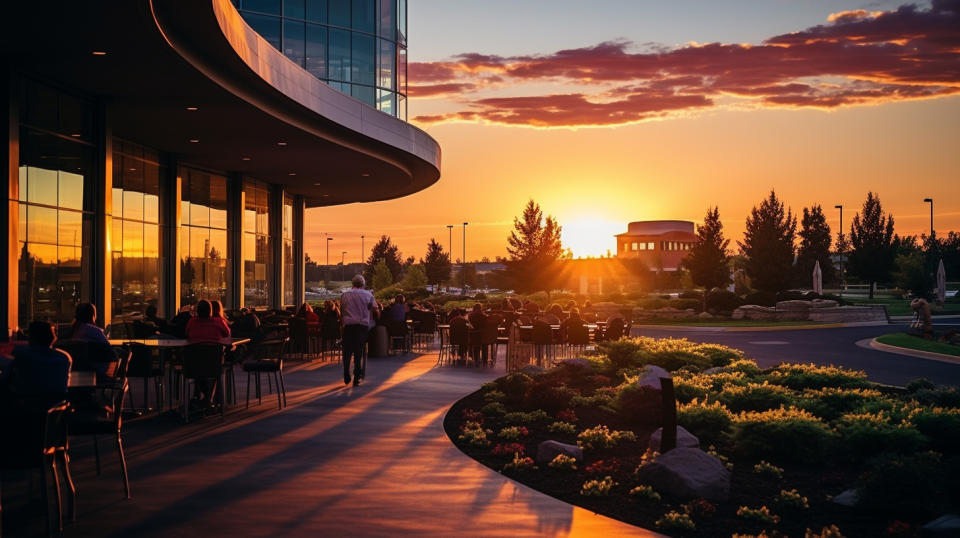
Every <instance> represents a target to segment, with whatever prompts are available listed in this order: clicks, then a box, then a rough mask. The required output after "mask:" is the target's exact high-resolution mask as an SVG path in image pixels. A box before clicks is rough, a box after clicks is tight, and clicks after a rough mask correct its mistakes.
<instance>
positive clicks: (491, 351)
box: [480, 316, 501, 366]
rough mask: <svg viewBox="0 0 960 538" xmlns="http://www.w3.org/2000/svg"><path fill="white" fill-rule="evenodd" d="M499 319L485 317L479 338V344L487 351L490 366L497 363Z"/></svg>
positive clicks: (497, 317) (496, 317)
mask: <svg viewBox="0 0 960 538" xmlns="http://www.w3.org/2000/svg"><path fill="white" fill-rule="evenodd" d="M500 321H501V320H500V317H499V316H487V321H486V324H485V325H484V326H483V331H482V334H481V337H480V344H481V345H482V346H484V347H485V348H486V349H487V360H488V361H489V364H490V366H493V365H495V364H496V363H497V353H498V352H499V344H500V326H499V324H500Z"/></svg>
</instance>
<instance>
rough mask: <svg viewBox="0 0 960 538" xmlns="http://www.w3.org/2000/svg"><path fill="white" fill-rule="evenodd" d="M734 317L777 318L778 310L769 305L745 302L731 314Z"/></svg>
mask: <svg viewBox="0 0 960 538" xmlns="http://www.w3.org/2000/svg"><path fill="white" fill-rule="evenodd" d="M730 317H731V318H732V319H767V320H773V319H776V318H777V311H776V310H775V309H773V308H770V307H768V306H758V305H755V304H745V305H743V306H739V307H737V309H736V310H734V311H733V314H731V315H730Z"/></svg>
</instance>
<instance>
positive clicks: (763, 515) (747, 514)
mask: <svg viewBox="0 0 960 538" xmlns="http://www.w3.org/2000/svg"><path fill="white" fill-rule="evenodd" d="M737 515H738V516H740V517H742V518H743V519H750V520H753V521H759V522H760V523H767V524H772V525H776V524H777V523H780V516H778V515H776V514H774V513H773V512H771V511H770V509H769V508H767V507H766V506H761V507H760V508H750V507H748V506H741V507H740V508H737Z"/></svg>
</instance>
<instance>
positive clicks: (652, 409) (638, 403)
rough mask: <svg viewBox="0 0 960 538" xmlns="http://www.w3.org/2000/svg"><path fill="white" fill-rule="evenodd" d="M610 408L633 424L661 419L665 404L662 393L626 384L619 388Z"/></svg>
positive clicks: (634, 384) (633, 384)
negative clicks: (651, 419)
mask: <svg viewBox="0 0 960 538" xmlns="http://www.w3.org/2000/svg"><path fill="white" fill-rule="evenodd" d="M610 407H612V408H614V409H616V410H617V411H620V412H621V413H622V414H623V415H624V416H626V417H628V418H629V419H630V420H631V421H632V422H637V421H645V420H647V421H648V420H650V418H651V417H653V418H654V419H658V418H659V417H660V414H661V410H662V408H663V402H662V398H661V397H660V391H657V390H654V389H652V388H650V387H645V386H644V387H642V386H640V385H637V384H636V383H624V384H623V385H620V386H619V387H618V388H617V394H616V396H614V398H613V400H612V401H611V402H610Z"/></svg>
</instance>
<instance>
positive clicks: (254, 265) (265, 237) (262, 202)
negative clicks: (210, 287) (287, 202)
mask: <svg viewBox="0 0 960 538" xmlns="http://www.w3.org/2000/svg"><path fill="white" fill-rule="evenodd" d="M270 197H271V193H270V185H268V184H267V183H264V182H262V181H256V180H253V179H245V180H244V181H243V305H244V306H250V307H257V308H263V307H269V306H270V287H271V286H270V283H271V281H272V279H273V264H272V262H271V259H270V257H271V250H270V248H271V245H270V243H271V241H270Z"/></svg>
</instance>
